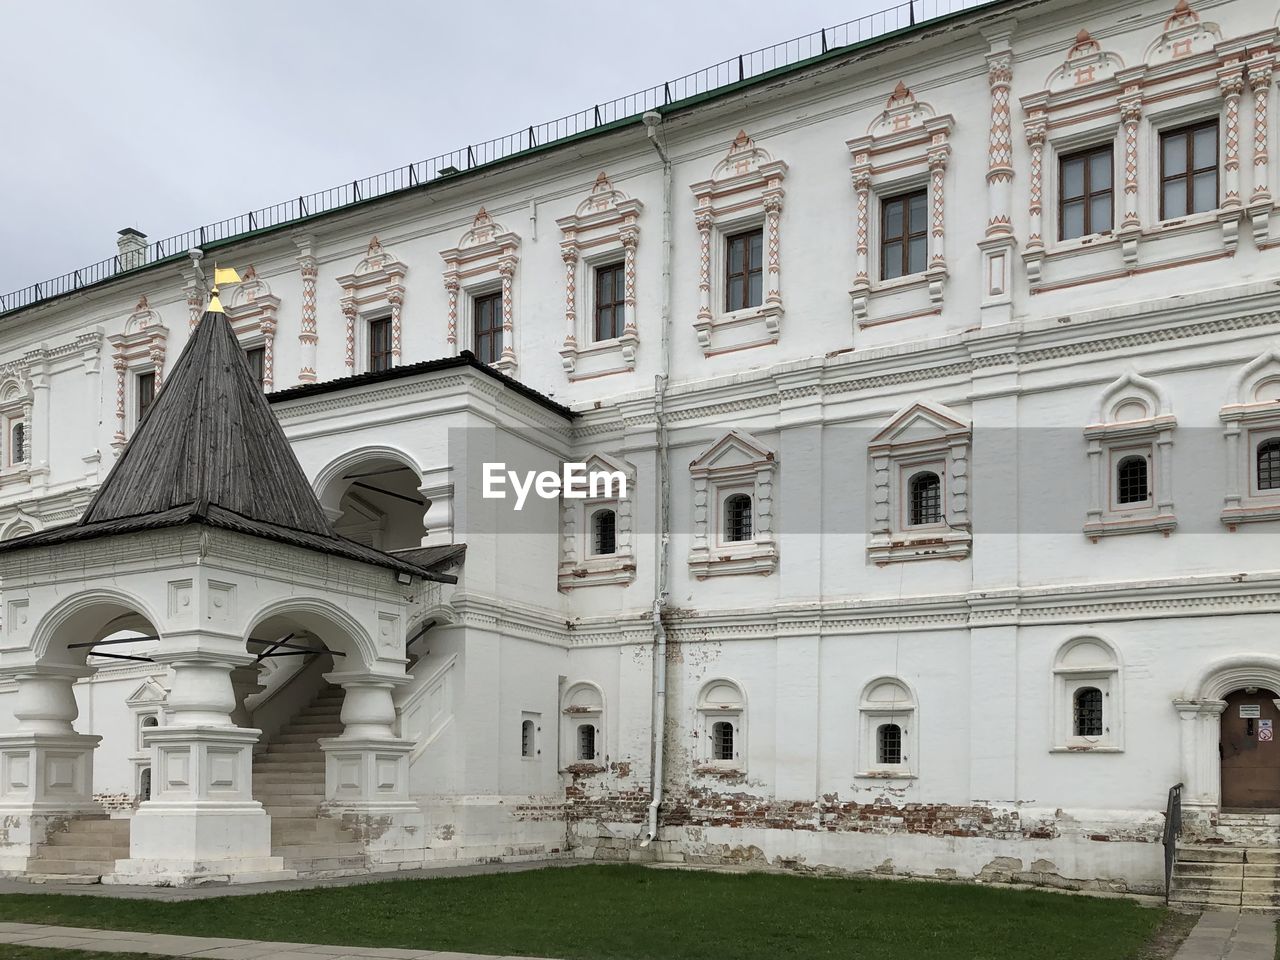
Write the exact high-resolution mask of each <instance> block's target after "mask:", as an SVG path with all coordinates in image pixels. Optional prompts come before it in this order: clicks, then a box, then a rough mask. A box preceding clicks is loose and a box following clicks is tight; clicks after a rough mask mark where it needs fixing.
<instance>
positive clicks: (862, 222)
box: [850, 154, 871, 320]
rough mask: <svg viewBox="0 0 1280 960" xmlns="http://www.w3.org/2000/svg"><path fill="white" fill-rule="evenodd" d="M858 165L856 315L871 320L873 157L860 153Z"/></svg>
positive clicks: (854, 304) (854, 283)
mask: <svg viewBox="0 0 1280 960" xmlns="http://www.w3.org/2000/svg"><path fill="white" fill-rule="evenodd" d="M856 161H857V163H858V164H859V165H858V166H855V167H854V171H853V189H854V192H855V193H856V194H857V197H858V215H857V216H858V222H857V224H856V225H855V226H854V232H855V236H856V237H857V249H856V252H855V255H854V274H853V289H852V291H850V294H851V296H852V297H853V315H854V317H855V318H856V319H858V320H865V319H867V312H868V310H867V304H868V301H869V299H870V295H871V265H870V256H869V252H868V251H869V249H870V247H869V244H870V230H871V222H870V216H871V212H870V211H871V166H870V159H869V155H867V154H859V155H858V156H857V158H856Z"/></svg>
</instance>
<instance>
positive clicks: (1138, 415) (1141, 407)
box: [1089, 370, 1173, 426]
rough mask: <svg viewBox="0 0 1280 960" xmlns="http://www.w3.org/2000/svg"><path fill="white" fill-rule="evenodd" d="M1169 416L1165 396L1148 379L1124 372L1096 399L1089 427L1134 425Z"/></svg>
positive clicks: (1135, 372)
mask: <svg viewBox="0 0 1280 960" xmlns="http://www.w3.org/2000/svg"><path fill="white" fill-rule="evenodd" d="M1172 416H1173V404H1172V403H1171V401H1170V399H1169V394H1168V392H1167V391H1166V390H1165V389H1164V388H1163V387H1162V386H1160V385H1159V384H1158V383H1156V382H1155V381H1154V380H1152V379H1150V378H1149V377H1144V376H1142V374H1140V373H1138V372H1137V371H1136V370H1128V371H1126V372H1125V373H1124V374H1123V375H1122V376H1120V377H1119V378H1118V379H1116V380H1115V381H1113V382H1112V383H1111V384H1110V385H1109V386H1108V387H1107V388H1106V389H1105V390H1104V391H1102V394H1101V395H1100V396H1099V397H1098V402H1097V403H1096V404H1095V405H1094V408H1093V413H1092V415H1091V418H1090V421H1089V423H1090V425H1092V426H1098V425H1102V424H1123V423H1135V422H1138V421H1143V420H1155V419H1160V418H1164V417H1172Z"/></svg>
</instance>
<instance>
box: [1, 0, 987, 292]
mask: <svg viewBox="0 0 1280 960" xmlns="http://www.w3.org/2000/svg"><path fill="white" fill-rule="evenodd" d="M992 2H995V0H909V2H906V3H900V4H897V5H896V6H892V7H888V8H886V9H884V10H880V11H877V12H875V13H871V14H867V15H866V16H863V17H859V18H858V19H856V20H850V21H848V22H847V23H841V24H837V25H836V26H834V27H827V28H825V29H823V30H817V31H815V32H813V33H810V34H806V35H805V36H802V37H797V38H795V39H794V40H788V41H786V42H784V43H777V44H774V45H773V46H771V47H764V48H762V49H760V50H753V51H751V52H750V53H742V54H739V55H738V56H736V57H732V58H730V59H728V60H722V61H721V62H720V63H717V64H713V65H712V66H709V67H706V68H704V69H702V70H699V71H697V72H696V73H690V74H686V75H685V76H683V77H678V78H676V79H674V80H668V81H666V82H665V83H660V84H658V85H656V86H652V87H649V88H647V89H645V90H641V91H639V92H638V93H633V94H629V95H628V96H625V97H619V98H618V99H616V100H610V101H608V102H606V103H597V104H593V105H592V106H590V107H587V108H586V109H585V110H579V111H578V112H577V113H573V114H570V115H568V116H566V117H560V118H559V119H558V120H550V121H547V122H546V123H541V124H535V125H533V126H530V127H526V128H525V129H523V130H518V131H516V132H515V133H510V134H507V135H506V136H504V137H497V138H495V139H493V140H486V141H484V142H483V143H474V144H470V145H468V146H465V147H461V148H459V149H457V150H453V151H450V152H449V153H443V154H440V155H439V156H437V157H432V158H431V159H429V160H420V161H418V162H416V163H410V164H408V165H406V166H403V167H396V168H395V169H394V170H388V171H386V172H385V173H379V174H375V175H374V176H371V177H365V178H364V179H363V180H352V181H351V182H350V183H344V184H341V185H339V186H336V187H330V188H329V189H327V190H321V191H319V192H317V193H312V194H307V195H306V196H299V197H297V198H296V199H290V200H286V201H284V202H283V203H277V204H275V205H274V206H270V207H264V208H262V209H260V210H250V211H249V212H248V213H242V214H240V215H238V216H235V217H230V218H228V219H226V220H219V221H218V222H217V223H209V224H205V225H204V226H201V227H196V228H195V229H192V230H187V231H186V232H184V233H179V234H175V235H174V236H171V237H165V238H164V239H163V240H155V241H152V242H150V243H148V244H147V246H146V249H145V250H139V251H138V252H136V253H129V254H125V255H124V256H123V257H122V256H121V255H119V254H117V255H116V256H113V257H108V258H107V259H105V260H99V261H98V262H97V263H91V264H89V265H88V266H86V267H81V268H80V269H78V270H72V271H71V272H69V273H64V274H62V275H61V276H58V277H54V278H52V279H51V280H45V281H43V282H41V283H33V284H31V285H30V286H26V287H22V288H21V289H19V290H14V291H12V292H10V293H6V294H2V295H0V315H3V314H6V313H11V312H13V311H15V310H20V309H22V308H23V307H29V306H31V305H32V304H36V303H39V302H41V301H43V300H49V299H51V298H53V297H58V296H61V295H63V294H67V293H72V292H74V291H76V290H81V289H83V288H85V287H89V286H93V285H94V284H97V283H101V282H103V281H105V280H109V279H111V278H113V277H116V276H120V275H123V274H126V273H131V272H133V271H135V270H139V269H142V268H144V267H147V266H150V265H152V264H155V263H159V262H162V261H165V260H171V259H175V258H177V257H180V256H182V255H184V254H185V253H186V252H187V251H188V250H190V249H191V248H193V247H204V246H206V245H208V244H214V243H220V242H222V241H226V240H231V239H233V238H236V237H242V236H245V235H247V234H252V233H256V232H258V231H260V230H267V229H271V228H274V227H280V226H284V225H287V224H289V223H296V222H300V221H303V220H307V219H309V218H311V217H314V216H316V215H318V214H322V213H328V212H330V211H333V210H339V209H342V208H343V207H349V206H352V205H354V204H358V203H363V202H365V201H367V200H371V199H373V198H375V197H385V196H387V195H389V194H394V193H398V192H400V191H402V190H408V189H412V188H415V187H419V186H421V185H423V184H426V183H429V182H431V181H433V180H438V179H441V178H445V177H450V176H453V175H455V174H458V173H462V172H465V171H470V170H474V169H476V168H478V167H483V166H486V165H487V164H491V163H495V162H497V161H499V160H504V159H507V158H509V157H513V156H516V155H518V154H521V153H525V152H527V151H529V150H534V149H538V148H541V147H547V146H549V145H551V144H555V143H557V142H560V141H563V140H567V139H569V138H572V137H577V136H581V135H584V134H590V133H591V132H593V131H596V130H598V129H600V128H604V127H608V126H610V125H611V124H615V123H621V122H623V121H627V120H631V119H634V118H635V117H638V116H639V115H641V114H643V113H645V112H646V111H649V110H659V109H661V108H663V107H667V106H672V105H676V104H679V103H680V102H681V101H686V100H690V99H692V98H696V97H700V96H703V95H706V94H709V93H714V92H716V91H718V90H722V89H725V88H727V87H732V86H733V85H735V84H738V83H742V82H744V81H750V80H754V79H757V78H759V77H762V76H764V75H766V74H769V73H771V72H773V71H775V70H780V69H783V68H786V67H792V66H795V65H797V64H800V63H803V62H805V61H807V60H811V59H813V58H815V57H820V56H822V55H824V54H828V53H833V52H836V51H839V50H840V49H842V48H846V47H854V46H857V45H858V44H861V43H865V42H867V41H870V40H875V39H878V38H880V37H884V36H885V35H887V34H891V33H895V32H897V31H899V30H906V29H910V28H911V27H914V26H917V25H919V24H923V23H927V22H929V21H932V20H937V19H939V18H942V17H947V16H950V15H952V14H956V13H960V12H962V11H965V10H969V9H972V8H975V7H981V6H986V5H988V4H990V3H992Z"/></svg>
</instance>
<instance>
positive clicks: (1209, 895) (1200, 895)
mask: <svg viewBox="0 0 1280 960" xmlns="http://www.w3.org/2000/svg"><path fill="white" fill-rule="evenodd" d="M1169 902H1170V903H1181V904H1187V905H1191V904H1195V905H1199V906H1209V905H1212V906H1220V907H1238V906H1240V903H1241V899H1240V891H1239V890H1236V891H1235V892H1234V893H1226V892H1223V891H1218V890H1186V891H1178V892H1175V893H1171V894H1170V895H1169Z"/></svg>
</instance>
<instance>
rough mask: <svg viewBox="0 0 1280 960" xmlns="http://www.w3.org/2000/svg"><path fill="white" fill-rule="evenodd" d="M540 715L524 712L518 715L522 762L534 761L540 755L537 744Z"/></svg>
mask: <svg viewBox="0 0 1280 960" xmlns="http://www.w3.org/2000/svg"><path fill="white" fill-rule="evenodd" d="M540 722H541V715H540V714H537V713H529V712H528V711H525V712H524V713H522V714H521V715H520V757H521V759H523V760H536V759H537V758H538V756H539V755H540V754H541V753H542V750H541V748H540V744H539V743H538V735H539V732H540V730H541V728H540V725H539V724H540Z"/></svg>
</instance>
